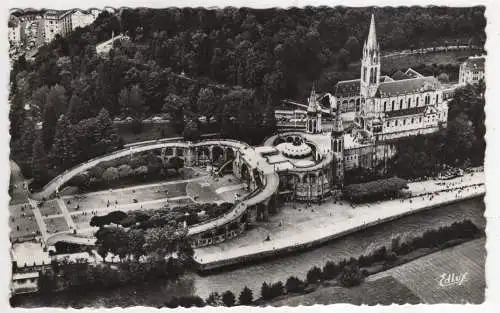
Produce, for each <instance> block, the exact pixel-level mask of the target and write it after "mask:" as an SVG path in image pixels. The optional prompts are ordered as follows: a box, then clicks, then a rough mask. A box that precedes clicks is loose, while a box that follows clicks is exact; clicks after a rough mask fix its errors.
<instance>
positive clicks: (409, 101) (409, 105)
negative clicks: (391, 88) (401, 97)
mask: <svg viewBox="0 0 500 313" xmlns="http://www.w3.org/2000/svg"><path fill="white" fill-rule="evenodd" d="M409 107H411V98H408V108H409Z"/></svg>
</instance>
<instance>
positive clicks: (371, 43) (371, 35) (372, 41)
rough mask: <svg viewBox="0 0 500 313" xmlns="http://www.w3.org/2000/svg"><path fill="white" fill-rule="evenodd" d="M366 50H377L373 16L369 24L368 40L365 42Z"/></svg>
mask: <svg viewBox="0 0 500 313" xmlns="http://www.w3.org/2000/svg"><path fill="white" fill-rule="evenodd" d="M366 48H368V50H373V49H377V48H378V44H377V33H376V31H375V16H374V15H373V14H372V20H371V22H370V30H369V31H368V39H367V40H366Z"/></svg>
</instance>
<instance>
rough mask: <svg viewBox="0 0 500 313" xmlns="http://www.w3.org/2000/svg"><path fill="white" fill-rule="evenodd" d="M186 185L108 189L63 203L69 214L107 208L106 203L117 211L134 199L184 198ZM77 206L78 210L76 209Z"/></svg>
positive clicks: (66, 198) (72, 197)
mask: <svg viewBox="0 0 500 313" xmlns="http://www.w3.org/2000/svg"><path fill="white" fill-rule="evenodd" d="M186 184H187V183H185V182H184V183H172V184H168V185H161V184H160V183H159V184H158V185H156V186H148V187H141V186H140V185H139V186H136V188H126V189H109V190H106V191H101V192H95V193H88V194H81V195H76V196H69V197H65V198H64V201H65V202H66V207H67V208H68V210H69V211H70V212H75V211H79V210H80V211H81V210H88V209H102V208H106V207H108V202H109V204H110V205H109V207H113V206H115V204H116V205H117V210H119V206H120V205H123V204H130V203H134V202H135V201H134V199H135V200H137V201H138V202H144V201H152V200H159V199H164V198H174V197H180V196H184V195H186ZM68 201H69V203H68ZM78 206H79V209H77V207H78Z"/></svg>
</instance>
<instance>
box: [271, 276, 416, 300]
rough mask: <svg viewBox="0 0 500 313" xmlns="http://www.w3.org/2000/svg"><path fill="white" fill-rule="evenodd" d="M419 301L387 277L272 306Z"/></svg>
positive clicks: (317, 292) (320, 291)
mask: <svg viewBox="0 0 500 313" xmlns="http://www.w3.org/2000/svg"><path fill="white" fill-rule="evenodd" d="M420 302H421V300H420V298H419V297H418V296H416V295H415V294H414V293H413V292H412V291H411V290H409V289H408V288H406V287H405V286H404V285H403V284H401V283H400V282H398V281H397V280H396V279H394V278H392V277H390V276H387V277H383V278H380V279H377V280H373V281H369V282H365V283H363V284H361V285H360V286H357V287H353V288H344V287H326V288H319V289H318V290H316V291H313V292H311V293H309V294H305V295H300V296H294V297H289V298H285V299H281V300H276V301H273V302H271V303H270V305H272V306H283V305H287V306H298V305H314V304H333V303H350V304H355V305H361V304H367V305H377V304H382V305H390V304H392V303H395V304H406V303H410V304H417V303H420Z"/></svg>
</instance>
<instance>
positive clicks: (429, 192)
mask: <svg viewBox="0 0 500 313" xmlns="http://www.w3.org/2000/svg"><path fill="white" fill-rule="evenodd" d="M483 182H484V173H474V174H467V175H465V176H464V177H460V178H456V179H453V180H449V181H445V182H443V181H437V180H436V181H424V182H414V183H411V184H409V187H410V188H409V192H411V194H412V196H413V197H412V198H409V199H405V200H401V199H396V200H391V201H383V202H377V203H371V204H364V205H358V206H355V207H354V206H352V205H351V204H348V203H335V202H333V203H332V202H327V203H323V204H318V205H314V206H313V207H309V208H307V209H306V210H308V212H307V215H312V216H313V217H314V218H313V219H310V220H307V221H301V218H302V217H303V215H302V216H301V217H300V218H295V220H294V223H289V224H290V225H283V223H282V222H281V221H280V222H279V224H278V226H277V227H274V228H272V229H270V231H269V229H268V233H267V234H268V235H269V236H270V240H269V241H263V239H264V238H265V237H264V236H263V234H262V232H259V231H258V230H250V231H247V233H248V234H245V235H244V236H243V237H241V238H238V239H235V240H233V241H229V242H227V243H223V244H221V245H219V246H216V247H206V248H200V249H196V250H195V255H194V257H193V258H194V261H195V263H196V267H197V269H198V270H199V271H200V272H206V271H214V270H219V269H220V268H223V267H228V266H235V265H237V264H243V263H249V262H256V261H259V260H262V259H269V258H273V257H278V256H283V255H286V254H290V253H293V252H297V251H301V250H305V249H310V248H312V247H315V246H319V245H321V244H324V243H326V242H328V241H331V240H333V239H337V238H340V237H343V236H345V235H348V234H351V233H354V232H357V231H360V230H363V229H366V228H369V227H372V226H375V225H377V224H381V223H385V222H389V221H392V220H395V219H398V218H401V217H404V216H408V215H411V214H415V213H417V212H421V211H424V210H429V209H432V208H435V207H439V206H443V205H447V204H452V203H456V202H459V201H464V200H467V199H472V198H476V197H480V196H483V195H484V194H485V186H484V183H483ZM299 210H300V209H299ZM294 211H295V212H294ZM304 211H305V210H304ZM309 212H311V213H309ZM302 213H304V212H302ZM279 214H283V215H285V218H287V217H288V216H287V214H288V215H296V214H299V213H296V210H294V209H293V208H284V209H283V210H282V212H280V213H279ZM279 214H278V215H279ZM318 214H319V216H317V215H318ZM288 222H290V221H288ZM288 226H289V227H288ZM312 229H314V231H311V230H312ZM252 232H253V233H252ZM256 234H258V236H260V237H261V238H262V239H261V240H255V239H256V236H255V235H256ZM251 240H252V242H251ZM259 241H260V242H259Z"/></svg>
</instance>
